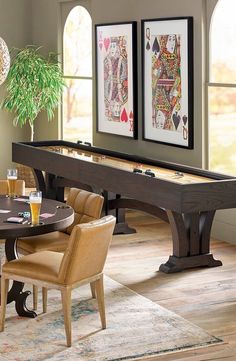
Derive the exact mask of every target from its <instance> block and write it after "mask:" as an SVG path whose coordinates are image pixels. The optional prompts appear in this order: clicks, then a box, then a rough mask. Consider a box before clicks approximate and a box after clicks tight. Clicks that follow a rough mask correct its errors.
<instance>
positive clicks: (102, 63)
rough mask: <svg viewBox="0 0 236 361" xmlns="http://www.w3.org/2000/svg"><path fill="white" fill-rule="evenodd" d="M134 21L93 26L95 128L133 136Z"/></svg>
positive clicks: (134, 91)
mask: <svg viewBox="0 0 236 361" xmlns="http://www.w3.org/2000/svg"><path fill="white" fill-rule="evenodd" d="M136 38H137V29H136V22H129V23H115V24H98V25H95V42H96V95H97V131H98V132H102V133H110V134H116V135H121V136H125V137H130V138H137V111H136V98H137V93H136V91H137V64H136V62H137V48H136Z"/></svg>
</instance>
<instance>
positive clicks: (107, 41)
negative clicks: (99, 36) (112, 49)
mask: <svg viewBox="0 0 236 361" xmlns="http://www.w3.org/2000/svg"><path fill="white" fill-rule="evenodd" d="M103 44H104V46H105V49H106V51H107V49H108V48H109V45H110V39H109V38H105V39H104V40H103Z"/></svg>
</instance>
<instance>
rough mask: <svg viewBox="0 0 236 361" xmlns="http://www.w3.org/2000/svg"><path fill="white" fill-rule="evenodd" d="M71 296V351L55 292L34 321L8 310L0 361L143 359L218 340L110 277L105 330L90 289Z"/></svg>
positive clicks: (57, 296)
mask: <svg viewBox="0 0 236 361" xmlns="http://www.w3.org/2000/svg"><path fill="white" fill-rule="evenodd" d="M72 298H73V301H72V318H73V324H72V335H73V345H72V347H71V348H67V347H66V344H65V342H66V340H65V333H64V322H63V316H62V312H61V303H60V293H59V292H58V291H52V290H51V291H49V292H48V313H47V314H42V313H41V314H39V315H38V317H37V318H35V319H26V318H21V317H18V316H16V313H15V310H14V305H12V304H10V305H8V306H7V313H6V324H5V331H4V333H0V360H1V361H6V360H7V361H9V360H14V361H41V360H53V361H56V360H63V361H64V360H73V361H74V360H76V361H81V360H85V361H118V360H139V359H140V360H145V357H150V356H152V355H153V356H154V355H159V354H161V353H163V352H175V351H179V350H184V349H188V348H192V347H194V348H195V347H202V346H207V345H211V344H214V343H218V342H220V340H219V339H218V338H216V337H214V336H210V335H209V334H207V333H206V332H205V331H203V330H202V329H201V328H199V327H197V326H195V325H193V324H191V323H190V322H188V321H186V320H185V319H183V318H182V317H180V316H178V315H176V314H174V313H173V312H170V311H168V310H166V309H165V308H163V307H161V306H159V305H157V304H155V303H153V302H152V301H150V300H148V299H146V298H145V297H143V296H140V295H138V294H137V293H135V292H133V291H131V290H130V289H129V288H127V287H124V286H123V285H121V284H119V283H117V282H115V281H114V280H112V279H110V278H108V277H105V300H106V316H107V329H106V330H101V324H100V319H99V314H98V310H97V305H96V300H94V299H91V294H90V288H89V286H83V287H81V288H78V289H76V290H74V291H73V294H72ZM78 301H79V302H78ZM39 304H40V305H41V302H40V303H39Z"/></svg>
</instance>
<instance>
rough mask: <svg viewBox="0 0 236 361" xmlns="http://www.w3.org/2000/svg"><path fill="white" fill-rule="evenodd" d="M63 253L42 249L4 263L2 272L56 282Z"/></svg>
mask: <svg viewBox="0 0 236 361" xmlns="http://www.w3.org/2000/svg"><path fill="white" fill-rule="evenodd" d="M63 255H64V254H63V253H59V252H51V251H43V252H37V253H33V254H29V255H27V256H23V257H21V258H19V259H16V260H14V261H11V262H8V263H5V264H4V265H3V267H2V272H6V273H11V274H14V275H17V276H22V277H26V278H31V279H35V280H41V281H46V282H52V283H58V274H59V270H60V265H61V261H62V258H63Z"/></svg>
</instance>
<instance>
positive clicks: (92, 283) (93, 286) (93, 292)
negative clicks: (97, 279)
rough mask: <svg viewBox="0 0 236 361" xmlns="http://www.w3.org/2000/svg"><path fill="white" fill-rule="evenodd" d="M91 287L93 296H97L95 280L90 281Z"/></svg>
mask: <svg viewBox="0 0 236 361" xmlns="http://www.w3.org/2000/svg"><path fill="white" fill-rule="evenodd" d="M90 289H91V293H92V298H96V292H95V284H94V282H91V283H90Z"/></svg>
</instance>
